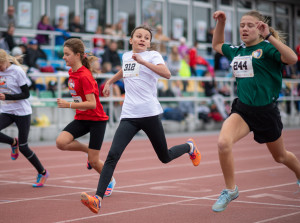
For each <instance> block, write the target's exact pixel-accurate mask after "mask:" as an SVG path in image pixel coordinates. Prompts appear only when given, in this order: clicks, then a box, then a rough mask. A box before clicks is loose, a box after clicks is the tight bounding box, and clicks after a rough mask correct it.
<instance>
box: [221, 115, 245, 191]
mask: <svg viewBox="0 0 300 223" xmlns="http://www.w3.org/2000/svg"><path fill="white" fill-rule="evenodd" d="M249 132H250V129H249V127H248V125H247V124H246V123H245V121H244V120H243V119H242V118H241V117H240V116H239V115H238V114H232V115H230V116H229V117H228V118H227V119H226V120H225V122H224V124H223V126H222V129H221V132H220V135H219V139H218V149H219V150H218V152H219V160H220V165H221V168H222V171H223V175H224V180H225V184H226V188H227V189H231V190H233V189H234V188H235V185H236V184H235V177H234V159H233V154H232V146H233V144H234V143H235V142H237V141H238V140H240V139H241V138H243V137H245V136H246V135H247V134H248V133H249Z"/></svg>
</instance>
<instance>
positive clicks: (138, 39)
mask: <svg viewBox="0 0 300 223" xmlns="http://www.w3.org/2000/svg"><path fill="white" fill-rule="evenodd" d="M151 39H152V33H151V30H150V28H149V27H147V26H138V27H136V28H135V29H134V30H133V31H132V33H131V38H130V44H131V45H132V51H129V52H126V53H124V55H123V58H122V61H123V65H122V70H120V71H118V72H117V73H116V74H115V75H114V76H113V77H112V78H111V79H109V80H108V81H107V82H106V84H105V87H104V89H103V94H104V96H108V95H109V93H110V86H111V85H112V84H113V83H115V82H116V81H117V80H120V79H121V78H124V85H125V100H124V103H123V107H122V113H121V117H120V120H121V121H120V124H119V126H118V128H117V130H116V133H115V135H114V139H113V142H112V145H111V148H110V151H109V154H108V156H107V159H106V161H105V164H104V167H103V170H102V172H101V175H100V179H99V183H98V188H97V192H96V195H94V196H90V195H88V194H87V193H85V192H83V193H81V202H82V203H83V204H84V205H85V206H87V207H88V208H89V209H90V210H91V211H92V212H94V213H98V211H99V209H100V207H101V201H102V199H103V196H104V193H105V190H106V188H107V185H108V184H109V181H110V179H111V177H112V175H113V172H114V170H115V167H116V165H117V163H118V161H119V159H120V157H121V155H122V153H123V151H124V150H125V148H126V146H127V145H128V144H129V142H130V141H131V140H132V138H133V137H134V136H135V135H136V134H137V133H138V132H139V131H140V130H143V131H144V132H145V133H146V134H147V136H148V138H149V139H150V141H151V143H152V146H153V148H154V150H155V152H156V154H157V156H158V158H159V160H160V161H161V162H162V163H168V162H170V161H172V160H173V159H176V158H178V157H180V156H182V155H183V154H185V153H189V155H190V158H191V160H192V162H193V164H194V166H198V165H199V163H200V160H201V154H200V152H199V151H198V149H197V147H196V144H195V142H194V140H193V139H188V140H187V142H186V143H184V144H181V145H176V146H174V147H172V148H170V149H168V146H167V142H166V138H165V133H164V130H163V126H162V123H161V119H160V114H161V113H162V112H163V109H162V107H161V105H160V103H159V101H158V99H157V87H156V86H157V80H158V78H159V77H164V78H166V79H169V78H170V77H171V73H170V71H169V69H168V68H167V66H166V65H165V62H164V60H163V58H162V56H161V55H160V54H159V53H158V52H156V51H147V48H149V47H150V43H151Z"/></svg>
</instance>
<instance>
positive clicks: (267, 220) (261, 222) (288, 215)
mask: <svg viewBox="0 0 300 223" xmlns="http://www.w3.org/2000/svg"><path fill="white" fill-rule="evenodd" d="M297 214H300V211H298V212H294V213H291V214H286V215H281V216H278V217H275V218H269V219H265V220H262V221H256V222H254V223H265V222H270V221H274V220H278V219H281V218H285V217H290V216H293V215H297Z"/></svg>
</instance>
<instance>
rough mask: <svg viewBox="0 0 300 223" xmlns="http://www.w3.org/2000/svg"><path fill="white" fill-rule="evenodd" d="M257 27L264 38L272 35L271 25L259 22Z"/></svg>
mask: <svg viewBox="0 0 300 223" xmlns="http://www.w3.org/2000/svg"><path fill="white" fill-rule="evenodd" d="M256 25H257V29H258V30H259V34H260V35H261V36H263V37H264V38H265V37H266V36H267V35H268V34H269V33H270V30H269V25H268V24H267V23H264V22H262V21H259V22H257V23H256Z"/></svg>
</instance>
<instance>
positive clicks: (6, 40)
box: [0, 24, 16, 52]
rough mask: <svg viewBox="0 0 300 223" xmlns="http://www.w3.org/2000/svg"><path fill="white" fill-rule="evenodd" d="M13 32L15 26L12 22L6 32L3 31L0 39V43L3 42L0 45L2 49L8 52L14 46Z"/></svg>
mask: <svg viewBox="0 0 300 223" xmlns="http://www.w3.org/2000/svg"><path fill="white" fill-rule="evenodd" d="M14 32H15V27H14V25H13V24H11V25H9V26H8V28H7V31H6V32H3V34H2V40H1V41H3V42H2V43H1V45H2V44H3V46H0V47H1V48H2V49H4V50H6V51H9V52H10V51H11V50H12V49H13V48H14V47H15V46H16V43H15V40H14V36H13V35H14Z"/></svg>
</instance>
